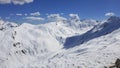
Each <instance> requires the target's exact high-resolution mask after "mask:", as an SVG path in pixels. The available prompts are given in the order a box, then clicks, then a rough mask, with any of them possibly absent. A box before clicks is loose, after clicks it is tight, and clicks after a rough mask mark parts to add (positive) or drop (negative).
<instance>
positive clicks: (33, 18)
mask: <svg viewBox="0 0 120 68" xmlns="http://www.w3.org/2000/svg"><path fill="white" fill-rule="evenodd" d="M24 19H27V20H36V21H41V20H44V18H42V17H33V16H31V17H25V18H24Z"/></svg>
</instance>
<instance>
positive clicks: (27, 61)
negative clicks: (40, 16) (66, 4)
mask: <svg viewBox="0 0 120 68" xmlns="http://www.w3.org/2000/svg"><path fill="white" fill-rule="evenodd" d="M117 58H120V17H116V16H112V17H110V18H109V19H107V20H105V21H101V22H98V21H96V20H82V21H81V20H80V19H79V17H77V16H73V18H72V19H70V20H65V19H62V20H57V21H53V22H49V23H45V24H39V25H33V24H29V23H23V24H21V25H19V24H16V23H13V22H7V21H3V20H0V68H105V66H107V67H109V66H111V65H113V64H114V62H115V60H116V59H117Z"/></svg>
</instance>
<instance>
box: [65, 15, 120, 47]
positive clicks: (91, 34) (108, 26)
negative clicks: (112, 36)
mask: <svg viewBox="0 0 120 68" xmlns="http://www.w3.org/2000/svg"><path fill="white" fill-rule="evenodd" d="M119 28H120V18H119V17H115V16H114V17H110V18H109V19H108V20H107V21H106V22H105V23H104V24H102V25H98V26H96V27H95V28H93V29H91V30H90V31H88V32H86V33H85V34H83V35H78V36H73V37H69V38H67V39H66V42H65V44H64V46H65V48H71V47H74V46H77V45H80V44H83V43H84V42H87V41H89V40H91V39H94V38H97V37H100V36H103V35H107V34H109V33H111V32H113V31H114V30H117V29H119Z"/></svg>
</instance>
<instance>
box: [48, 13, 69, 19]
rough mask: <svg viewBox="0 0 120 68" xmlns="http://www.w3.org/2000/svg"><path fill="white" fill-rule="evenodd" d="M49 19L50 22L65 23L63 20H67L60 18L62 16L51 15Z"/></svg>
mask: <svg viewBox="0 0 120 68" xmlns="http://www.w3.org/2000/svg"><path fill="white" fill-rule="evenodd" d="M47 18H48V19H49V20H52V21H63V20H67V19H66V18H64V17H62V16H60V14H50V15H48V16H47Z"/></svg>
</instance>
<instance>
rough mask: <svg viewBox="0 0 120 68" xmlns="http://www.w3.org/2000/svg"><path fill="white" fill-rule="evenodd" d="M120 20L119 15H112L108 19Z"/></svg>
mask: <svg viewBox="0 0 120 68" xmlns="http://www.w3.org/2000/svg"><path fill="white" fill-rule="evenodd" d="M118 20H120V17H117V16H111V17H110V18H109V19H108V21H118Z"/></svg>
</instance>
